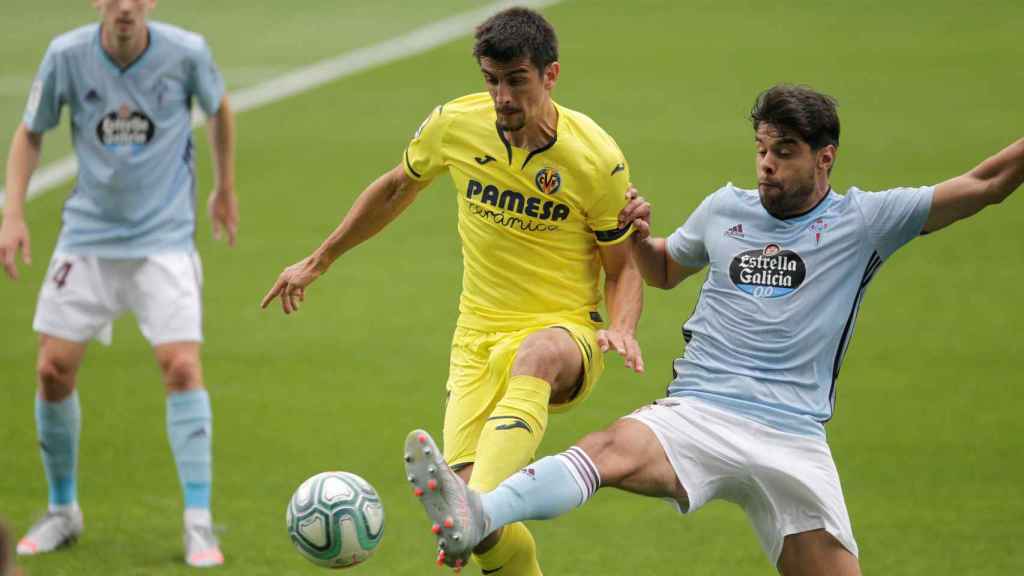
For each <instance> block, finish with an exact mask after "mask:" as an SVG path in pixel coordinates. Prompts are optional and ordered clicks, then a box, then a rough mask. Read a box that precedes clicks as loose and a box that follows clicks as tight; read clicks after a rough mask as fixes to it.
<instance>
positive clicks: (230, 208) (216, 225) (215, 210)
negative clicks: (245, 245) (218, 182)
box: [206, 188, 238, 246]
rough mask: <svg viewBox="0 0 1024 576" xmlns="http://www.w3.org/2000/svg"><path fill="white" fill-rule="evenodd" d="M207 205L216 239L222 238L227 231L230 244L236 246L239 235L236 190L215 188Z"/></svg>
mask: <svg viewBox="0 0 1024 576" xmlns="http://www.w3.org/2000/svg"><path fill="white" fill-rule="evenodd" d="M206 207H207V209H209V211H210V222H211V223H212V224H213V237H214V239H216V240H220V239H221V238H223V237H224V233H225V232H227V235H228V246H234V245H235V236H237V235H238V196H237V195H236V194H235V191H234V190H232V189H223V188H218V189H217V190H214V191H213V192H211V193H210V201H209V202H208V203H207V206H206Z"/></svg>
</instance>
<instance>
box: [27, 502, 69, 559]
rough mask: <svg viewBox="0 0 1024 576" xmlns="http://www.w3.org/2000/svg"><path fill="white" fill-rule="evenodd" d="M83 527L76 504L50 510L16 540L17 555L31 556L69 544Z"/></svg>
mask: <svg viewBox="0 0 1024 576" xmlns="http://www.w3.org/2000/svg"><path fill="white" fill-rule="evenodd" d="M84 528H85V524H84V522H83V521H82V509H81V508H79V507H78V506H77V505H76V506H73V507H67V508H60V509H58V510H50V511H49V512H47V513H46V516H43V517H42V518H41V519H40V520H39V521H38V522H36V523H35V524H34V525H33V526H32V528H31V529H29V531H28V533H27V534H25V537H24V538H22V539H21V540H19V541H18V555H19V556H32V555H33V554H43V553H46V552H53V551H54V550H57V549H58V548H63V547H64V546H70V545H72V544H74V543H75V541H76V540H77V539H78V536H79V535H80V534H81V533H82V530H83V529H84Z"/></svg>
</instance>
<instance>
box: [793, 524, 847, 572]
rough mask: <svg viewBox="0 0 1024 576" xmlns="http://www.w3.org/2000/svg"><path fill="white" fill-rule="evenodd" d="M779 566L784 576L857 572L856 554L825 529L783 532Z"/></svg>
mask: <svg viewBox="0 0 1024 576" xmlns="http://www.w3.org/2000/svg"><path fill="white" fill-rule="evenodd" d="M778 569H779V572H781V573H782V575H783V576H820V575H823V574H828V575H829V576H860V563H859V562H858V561H857V557H856V556H854V555H853V554H851V553H850V551H849V550H847V549H846V548H845V547H843V545H842V544H841V543H840V542H839V541H838V540H837V539H836V538H835V537H833V536H832V535H831V534H829V533H828V532H827V531H826V530H824V529H818V530H810V531H807V532H801V533H799V534H790V535H788V536H786V539H785V541H784V543H783V545H782V555H781V556H780V557H779V564H778Z"/></svg>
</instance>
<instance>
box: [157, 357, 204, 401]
mask: <svg viewBox="0 0 1024 576" xmlns="http://www.w3.org/2000/svg"><path fill="white" fill-rule="evenodd" d="M160 369H161V370H162V371H163V374H164V384H165V385H166V386H167V389H168V390H169V391H173V392H180V391H184V390H192V389H195V388H202V378H201V371H200V368H199V360H198V359H196V358H194V357H192V356H191V355H189V354H175V355H172V356H171V357H169V358H167V359H166V360H164V361H163V362H161V364H160Z"/></svg>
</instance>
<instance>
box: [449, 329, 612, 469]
mask: <svg viewBox="0 0 1024 576" xmlns="http://www.w3.org/2000/svg"><path fill="white" fill-rule="evenodd" d="M554 327H558V328H562V329H564V330H565V331H566V332H568V333H569V335H570V336H571V337H572V339H573V340H574V341H575V342H576V345H577V346H579V349H580V355H581V356H582V358H583V375H582V378H581V380H582V381H581V382H580V384H579V386H578V387H577V389H576V390H575V391H574V393H573V396H572V398H571V399H570V400H569V401H568V402H565V403H562V404H557V405H552V406H550V408H549V410H550V411H551V412H553V413H554V412H564V411H566V410H569V409H570V408H572V407H573V406H575V405H577V404H579V403H580V402H582V401H583V400H584V399H585V398H586V397H587V396H588V395H589V394H590V391H591V390H592V389H593V387H594V384H595V383H596V382H597V379H598V378H599V377H600V376H601V373H602V372H604V356H603V354H602V353H601V350H600V348H598V346H597V330H596V329H595V328H594V327H593V326H587V325H584V324H578V323H573V322H558V323H554V324H546V325H538V326H535V327H531V328H526V329H524V330H519V331H517V332H480V331H477V330H473V329H470V328H465V327H462V326H459V327H456V328H455V335H454V336H453V337H452V355H451V362H450V364H449V368H448V384H447V388H448V400H447V405H446V407H445V414H444V457H445V460H447V461H448V463H449V464H450V465H452V466H456V465H459V464H466V463H469V462H474V461H475V459H476V444H477V440H478V439H479V438H480V432H481V430H483V426H484V422H486V421H487V418H488V416H490V415H491V412H493V411H494V408H495V406H497V404H498V401H499V400H501V398H502V397H503V396H504V395H505V391H506V390H507V389H508V380H509V374H510V372H511V371H512V363H513V362H514V361H515V358H516V352H517V351H518V350H519V345H520V344H522V342H523V340H525V339H526V337H527V336H529V335H530V334H531V333H533V332H536V331H538V330H543V329H545V328H554Z"/></svg>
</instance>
